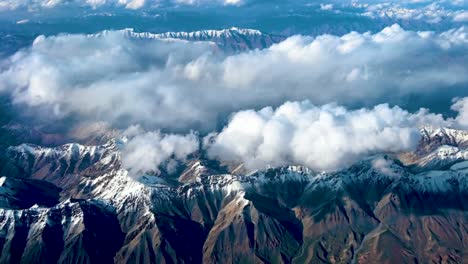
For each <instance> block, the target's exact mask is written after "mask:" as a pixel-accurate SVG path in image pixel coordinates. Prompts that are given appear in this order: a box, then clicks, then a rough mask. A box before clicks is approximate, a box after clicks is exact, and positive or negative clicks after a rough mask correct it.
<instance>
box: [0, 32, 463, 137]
mask: <svg viewBox="0 0 468 264" xmlns="http://www.w3.org/2000/svg"><path fill="white" fill-rule="evenodd" d="M466 33H467V29H466V28H460V29H455V30H451V31H447V32H444V33H441V34H436V33H433V32H412V31H405V30H403V29H402V28H400V27H399V26H398V25H394V26H392V27H388V28H386V29H384V30H382V31H381V32H378V33H376V34H370V33H364V34H359V33H355V32H353V33H349V34H346V35H344V36H341V37H339V36H331V35H322V36H318V37H317V38H311V37H304V36H294V37H291V38H289V39H287V40H285V41H283V42H281V43H279V44H277V45H274V46H272V47H271V48H269V49H265V50H255V51H250V52H246V53H241V54H238V55H231V56H228V55H225V54H223V53H222V52H220V51H219V50H217V49H216V48H215V47H214V46H213V45H212V44H209V43H191V42H186V41H167V40H159V39H152V38H142V37H140V38H134V37H131V36H130V34H129V33H128V31H106V32H103V33H101V34H98V35H90V36H85V35H60V36H55V37H38V38H37V39H36V40H35V42H34V44H33V46H32V47H30V48H28V49H25V50H22V51H20V52H18V53H17V54H15V55H14V56H12V57H11V58H9V59H7V60H4V61H2V62H1V67H0V91H4V92H8V93H9V94H10V95H11V96H12V98H13V102H14V103H15V104H16V105H18V106H21V107H22V109H23V111H24V110H26V109H29V110H34V114H35V116H38V115H39V114H40V113H44V115H43V117H44V116H45V117H47V118H55V119H61V118H66V117H70V116H76V117H79V119H78V120H84V121H86V122H89V123H92V122H96V121H97V122H101V121H103V122H107V123H110V124H111V125H112V126H113V127H127V126H128V125H130V124H134V123H138V124H142V125H144V126H145V127H147V128H149V129H168V130H171V131H185V132H187V131H190V130H191V129H196V130H202V131H205V132H207V131H210V130H213V129H214V128H216V126H217V124H218V123H219V122H220V121H222V120H223V119H224V118H225V117H226V116H227V115H228V114H229V113H231V112H233V111H238V110H241V109H248V108H260V107H263V106H267V105H271V106H275V105H279V104H281V103H283V102H284V101H287V100H292V101H301V100H306V99H308V100H311V102H313V103H314V104H324V103H329V102H337V103H339V104H344V105H353V106H356V105H358V106H363V105H375V104H377V103H379V102H390V103H396V104H398V103H400V102H402V101H403V102H404V100H406V99H404V98H407V97H408V96H417V97H418V98H421V97H425V96H426V97H441V96H448V95H450V92H452V93H453V92H454V91H456V92H458V93H459V96H463V91H465V92H466V89H464V87H466V86H467V85H468V63H467V57H466V56H467V55H466V50H467V48H468V47H467V46H468V40H467V36H468V35H467V34H466ZM457 87H458V88H457ZM456 89H458V90H456ZM389 91H391V93H389ZM447 94H448V95H447ZM415 107H417V106H415Z"/></svg>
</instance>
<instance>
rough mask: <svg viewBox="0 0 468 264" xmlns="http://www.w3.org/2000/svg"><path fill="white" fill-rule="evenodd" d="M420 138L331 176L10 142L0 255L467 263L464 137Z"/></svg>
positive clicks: (113, 144)
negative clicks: (153, 166) (142, 159)
mask: <svg viewBox="0 0 468 264" xmlns="http://www.w3.org/2000/svg"><path fill="white" fill-rule="evenodd" d="M422 134H423V136H422V140H421V144H420V146H419V148H418V150H417V151H415V152H414V153H412V155H413V156H414V157H420V160H418V159H414V160H416V162H413V163H412V164H411V165H405V161H402V160H401V159H399V157H397V156H395V155H384V154H383V155H377V156H373V157H370V158H367V159H365V160H362V161H360V162H358V163H356V164H354V165H353V166H351V167H349V168H347V169H344V170H341V171H337V172H332V173H319V172H314V171H312V170H310V169H308V168H305V167H301V166H289V167H282V168H269V169H265V170H261V171H255V172H251V173H239V171H241V170H230V169H229V168H228V167H226V166H223V165H222V164H220V163H219V162H217V161H214V160H207V159H205V158H204V157H203V155H200V156H199V157H194V158H193V159H191V160H189V161H187V162H186V164H185V165H183V168H181V172H180V173H176V174H175V175H161V176H150V175H145V176H142V177H140V178H132V177H130V175H129V174H128V172H127V171H126V170H124V169H122V168H121V156H120V150H119V147H120V145H121V144H123V143H122V142H120V141H119V140H111V141H109V142H108V143H106V144H104V145H100V146H82V145H79V144H67V145H63V146H59V147H55V148H46V147H41V146H35V145H28V144H22V145H19V146H17V147H10V148H9V149H8V151H7V152H6V154H5V156H4V157H2V160H0V164H1V170H0V171H1V174H2V175H4V177H1V178H0V198H1V199H0V207H1V209H0V238H1V239H0V248H1V249H2V250H1V257H0V262H2V263H5V262H7V263H8V262H9V263H31V262H33V263H35V262H39V263H44V262H45V263H56V262H59V263H128V262H137V263H220V262H221V263H257V262H263V263H371V262H372V263H373V262H378V263H406V262H413V261H417V262H418V263H432V262H436V263H463V262H465V261H466V259H467V255H466V248H468V242H467V241H468V229H467V228H466V226H467V219H468V218H467V217H468V214H467V210H468V209H467V208H468V204H467V201H468V178H467V174H468V165H467V162H468V161H466V160H467V156H465V155H461V154H457V153H460V152H462V153H464V152H465V151H467V146H466V145H465V143H466V142H468V141H467V139H468V137H467V136H466V135H467V134H466V133H465V132H461V131H456V130H449V129H444V130H438V131H430V132H429V131H427V130H422ZM451 148H457V151H458V152H456V153H455V154H453V151H452V149H451ZM448 149H451V150H450V151H448ZM423 150H424V151H423ZM446 150H447V152H444V151H446ZM440 153H448V154H447V155H445V154H443V155H442V154H440ZM436 154H437V155H436ZM406 155H409V154H406ZM452 156H454V157H456V158H450V162H446V161H445V160H446V159H445V157H452ZM422 160H424V162H422ZM427 160H430V161H431V162H429V163H430V164H431V166H427V164H429V163H428V162H426V161H427ZM418 166H420V167H418ZM415 168H417V169H415Z"/></svg>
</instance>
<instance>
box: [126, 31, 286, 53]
mask: <svg viewBox="0 0 468 264" xmlns="http://www.w3.org/2000/svg"><path fill="white" fill-rule="evenodd" d="M126 33H127V34H128V36H131V37H134V38H144V39H148V38H150V39H151V38H159V39H181V40H187V41H206V42H212V43H214V44H216V45H217V46H218V47H219V48H221V49H222V50H224V51H227V52H241V51H247V50H252V49H264V48H268V47H270V46H271V45H273V44H275V43H278V42H281V41H282V40H284V39H286V37H283V36H279V35H271V34H266V33H262V32H260V31H259V30H255V29H241V28H236V27H232V28H229V29H222V30H201V31H194V32H183V31H180V32H165V33H159V34H154V33H148V32H135V31H133V30H131V29H127V30H126Z"/></svg>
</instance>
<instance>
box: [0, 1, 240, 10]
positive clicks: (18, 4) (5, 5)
mask: <svg viewBox="0 0 468 264" xmlns="http://www.w3.org/2000/svg"><path fill="white" fill-rule="evenodd" d="M166 2H168V3H171V4H184V5H202V4H222V5H241V4H243V3H244V1H243V0H0V11H11V10H15V9H20V8H25V9H29V10H36V9H44V8H54V7H60V6H65V5H75V6H85V7H91V8H99V7H103V6H112V7H122V8H126V9H134V10H135V9H141V8H144V7H151V6H158V5H160V4H162V3H166Z"/></svg>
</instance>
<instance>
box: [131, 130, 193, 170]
mask: <svg viewBox="0 0 468 264" xmlns="http://www.w3.org/2000/svg"><path fill="white" fill-rule="evenodd" d="M124 134H125V135H126V136H127V137H128V141H127V142H125V144H124V147H123V149H122V166H123V168H125V169H127V170H129V171H130V173H131V174H132V175H134V176H139V175H142V174H146V173H152V174H159V173H160V172H161V170H164V171H166V172H168V173H173V172H174V171H175V169H176V168H177V165H178V164H179V163H180V162H183V161H185V160H186V158H187V157H188V156H189V155H190V154H192V153H194V152H195V151H197V150H198V149H199V143H198V136H197V135H195V134H194V133H190V134H187V135H175V134H162V133H161V132H159V131H153V132H143V131H142V130H141V129H140V128H139V127H135V126H133V127H130V128H129V129H128V130H127V131H126V132H124Z"/></svg>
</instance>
